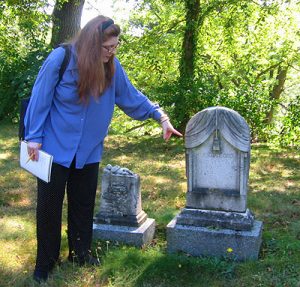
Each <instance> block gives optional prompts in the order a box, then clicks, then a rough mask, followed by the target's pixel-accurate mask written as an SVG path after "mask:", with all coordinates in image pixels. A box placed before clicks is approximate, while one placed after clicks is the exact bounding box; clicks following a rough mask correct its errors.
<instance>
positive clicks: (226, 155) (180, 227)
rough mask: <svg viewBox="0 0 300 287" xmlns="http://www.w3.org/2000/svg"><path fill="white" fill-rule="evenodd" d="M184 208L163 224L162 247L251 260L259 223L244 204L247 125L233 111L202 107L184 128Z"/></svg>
mask: <svg viewBox="0 0 300 287" xmlns="http://www.w3.org/2000/svg"><path fill="white" fill-rule="evenodd" d="M185 139H186V143H185V146H186V174H187V187H188V190H187V201H186V207H185V208H183V209H182V210H181V212H180V213H179V214H178V215H177V216H176V217H175V218H174V219H173V220H172V221H171V222H170V223H169V224H168V226H167V241H168V251H169V252H175V251H183V252H187V253H189V254H191V255H195V256H198V255H211V256H225V255H227V249H228V248H230V249H232V250H234V257H235V258H236V259H238V260H245V259H257V257H258V252H259V248H260V244H261V232H262V222H260V221H256V220H255V219H254V216H253V214H252V213H251V212H250V210H249V209H247V192H248V178H249V165H250V130H249V127H248V125H247V123H246V121H245V120H244V119H243V118H242V117H241V116H240V115H239V114H238V113H237V112H235V111H233V110H230V109H227V108H224V107H213V108H208V109H205V110H203V111H201V112H199V113H197V114H196V115H195V116H193V117H192V118H191V120H190V121H189V122H188V124H187V127H186V133H185Z"/></svg>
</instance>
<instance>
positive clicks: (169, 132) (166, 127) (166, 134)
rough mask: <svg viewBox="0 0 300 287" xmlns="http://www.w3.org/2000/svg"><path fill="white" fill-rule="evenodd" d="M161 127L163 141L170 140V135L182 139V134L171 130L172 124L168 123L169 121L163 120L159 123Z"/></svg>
mask: <svg viewBox="0 0 300 287" xmlns="http://www.w3.org/2000/svg"><path fill="white" fill-rule="evenodd" d="M161 126H162V129H163V138H164V140H165V141H168V140H169V139H170V137H171V136H172V134H174V135H177V136H180V137H182V134H181V133H180V132H179V131H177V130H175V129H174V128H173V126H172V124H171V123H170V121H169V120H168V119H167V120H164V121H163V122H162V123H161Z"/></svg>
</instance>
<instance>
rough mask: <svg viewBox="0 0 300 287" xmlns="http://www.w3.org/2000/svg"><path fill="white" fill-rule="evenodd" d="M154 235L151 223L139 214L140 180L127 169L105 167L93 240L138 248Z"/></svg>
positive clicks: (153, 227) (152, 220)
mask: <svg viewBox="0 0 300 287" xmlns="http://www.w3.org/2000/svg"><path fill="white" fill-rule="evenodd" d="M154 232H155V220H154V219H151V218H148V216H147V214H146V213H145V212H144V211H143V210H142V200H141V191H140V177H139V176H138V175H137V174H134V173H133V172H131V171H130V170H128V169H127V168H121V167H119V166H114V167H113V166H111V165H107V166H106V168H105V169H104V172H103V176H102V187H101V200H100V211H99V213H98V214H97V215H96V216H95V219H94V227H93V235H94V238H98V239H103V240H112V241H118V242H121V243H125V244H131V245H135V246H142V245H144V244H146V243H149V242H150V241H151V240H152V239H153V236H154Z"/></svg>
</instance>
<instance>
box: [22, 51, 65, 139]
mask: <svg viewBox="0 0 300 287" xmlns="http://www.w3.org/2000/svg"><path fill="white" fill-rule="evenodd" d="M64 54H65V51H64V49H63V48H61V47H59V48H57V49H55V50H53V51H52V52H51V53H50V54H49V56H48V57H47V59H46V60H45V62H44V63H43V65H42V67H41V69H40V71H39V73H38V76H37V78H36V81H35V83H34V86H33V89H32V93H31V97H30V102H29V105H28V108H27V111H26V115H25V119H24V124H25V139H26V140H28V141H34V142H38V143H42V141H43V130H44V124H45V121H46V119H47V116H48V114H49V111H50V109H51V105H52V100H53V97H54V93H55V88H56V85H57V82H58V78H59V70H60V66H61V64H62V61H63V58H64Z"/></svg>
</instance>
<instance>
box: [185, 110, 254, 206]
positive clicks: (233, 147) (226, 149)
mask: <svg viewBox="0 0 300 287" xmlns="http://www.w3.org/2000/svg"><path fill="white" fill-rule="evenodd" d="M185 138H186V165H187V178H188V195H187V203H186V206H187V207H188V208H203V209H215V210H223V211H238V212H244V211H246V200H247V181H248V176H249V162H250V131H249V127H248V125H247V123H246V122H245V120H244V119H243V118H242V117H241V116H240V115H239V114H238V113H236V112H234V111H232V110H229V109H226V108H221V107H217V108H208V109H206V110H204V111H202V112H200V113H198V114H196V115H195V116H194V117H192V119H191V120H190V121H189V123H188V125H187V127H186V134H185Z"/></svg>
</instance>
